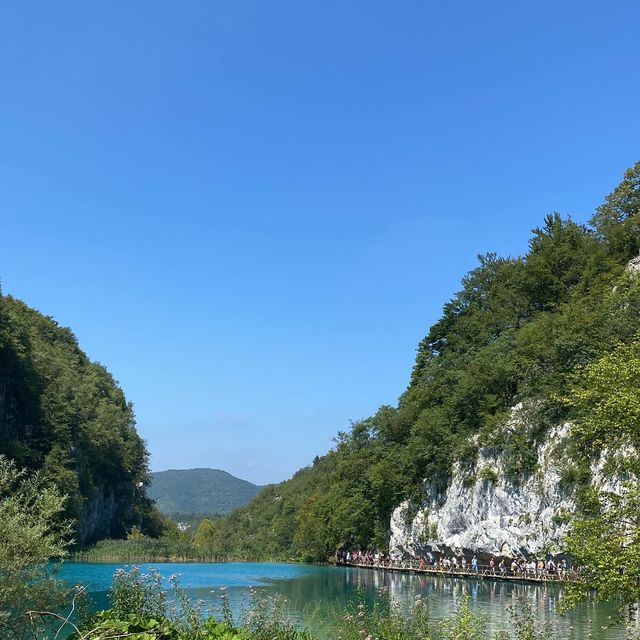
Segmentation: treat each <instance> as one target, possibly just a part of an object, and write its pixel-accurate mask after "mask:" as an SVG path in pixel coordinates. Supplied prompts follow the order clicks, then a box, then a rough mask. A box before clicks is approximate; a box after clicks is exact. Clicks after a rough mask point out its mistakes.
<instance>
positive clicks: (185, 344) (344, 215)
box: [0, 0, 640, 483]
mask: <svg viewBox="0 0 640 640" xmlns="http://www.w3.org/2000/svg"><path fill="white" fill-rule="evenodd" d="M11 5H13V6H11ZM639 23H640V4H638V3H637V2H635V1H633V2H632V1H628V0H618V1H617V2H615V3H604V2H585V1H581V2H574V1H567V2H564V1H563V2H557V1H554V2H547V1H536V2H513V1H508V2H507V1H505V2H492V1H489V2H483V3H479V2H470V1H468V2H467V1H465V2H456V3H443V2H427V1H424V0H423V1H420V2H410V1H406V2H393V3H392V2H376V1H372V0H367V1H366V2H359V1H358V2H356V1H349V0H341V1H340V2H334V1H331V0H322V1H318V2H300V1H299V0H297V1H285V0H282V1H279V2H275V1H273V2H266V1H259V0H254V1H253V2H246V1H244V0H230V1H228V2H216V1H213V0H208V1H206V2H205V1H203V2H193V1H185V2H179V3H177V2H160V1H156V2H109V3H107V2H95V3H82V2H64V1H61V2H55V3H52V2H23V3H5V4H3V5H2V7H0V65H1V73H0V216H1V223H2V224H1V227H0V276H1V277H2V283H3V288H4V291H5V293H10V294H12V295H14V296H16V297H19V298H22V299H23V300H25V301H26V302H27V303H28V304H30V305H31V306H33V307H36V308H37V309H39V310H40V311H42V312H43V313H45V314H48V315H52V316H54V317H55V318H56V319H57V320H58V321H59V322H60V323H61V324H63V325H68V326H70V327H72V329H73V330H74V332H75V333H76V335H77V336H78V339H79V341H80V343H81V346H82V347H83V348H84V349H85V350H86V351H87V353H88V354H89V355H90V357H92V358H93V359H95V360H98V361H100V362H102V363H104V364H105V365H106V366H107V367H108V368H109V370H110V371H111V372H112V373H113V374H114V376H115V377H116V379H117V380H119V381H120V383H121V385H122V386H123V388H124V390H125V392H126V394H127V397H128V398H129V399H130V400H131V401H133V402H134V404H135V407H136V413H137V418H138V427H139V430H140V432H141V434H142V435H143V436H144V437H145V438H146V439H147V441H148V444H149V448H150V451H151V453H152V460H151V465H152V468H153V469H154V470H161V469H166V468H187V467H193V466H210V467H218V468H223V469H226V470H228V471H230V472H231V473H234V474H236V475H239V476H241V477H243V478H247V479H249V480H252V481H254V482H258V483H266V482H273V481H278V480H281V479H284V478H286V477H288V476H290V475H291V473H292V472H294V471H295V470H296V469H297V468H299V467H300V466H304V465H306V464H308V463H309V462H310V461H311V460H312V459H313V457H314V456H315V455H316V454H319V453H323V452H325V451H326V450H327V449H328V448H329V447H330V446H331V438H332V437H333V435H335V433H336V432H337V431H338V430H344V429H346V428H348V425H349V420H352V419H358V418H361V417H365V416H367V415H369V414H371V413H372V412H374V411H375V410H376V409H377V408H378V406H380V405H382V404H389V403H394V402H395V401H396V399H397V397H398V395H399V394H400V393H401V392H402V391H403V389H404V388H405V385H406V383H407V381H408V377H409V372H410V369H411V365H412V362H413V357H414V353H415V347H416V345H417V343H418V341H419V340H420V338H421V337H422V336H423V335H424V334H425V333H426V331H427V329H428V327H429V325H430V324H431V323H432V322H433V321H434V320H435V319H436V318H437V317H438V315H439V313H440V310H441V308H442V305H443V304H444V303H445V302H446V300H447V299H449V298H450V297H451V295H452V294H453V292H454V291H455V290H456V288H457V286H458V283H459V280H460V278H461V277H462V276H463V275H464V273H465V272H466V271H467V270H469V269H470V268H471V267H473V266H474V264H475V261H476V255H477V254H478V253H484V252H487V251H497V252H498V253H500V254H502V255H507V254H511V255H514V254H520V253H522V252H524V251H525V250H526V244H527V239H528V237H529V230H530V229H531V228H532V227H534V226H536V225H538V224H539V223H540V222H541V220H542V218H543V216H544V214H545V213H547V212H550V211H553V210H557V211H560V212H562V213H565V214H571V215H572V216H573V217H574V218H575V219H577V220H581V221H584V220H587V219H588V217H589V215H590V213H591V212H592V211H593V209H594V208H595V206H597V204H599V203H600V202H601V201H602V199H603V197H604V196H605V194H606V193H608V192H609V191H610V190H611V189H612V188H613V187H614V186H615V184H616V183H617V182H618V181H619V180H620V178H621V175H622V172H623V171H624V169H625V168H626V167H627V166H629V165H631V164H632V163H633V162H635V161H636V160H638V159H640V144H639V143H640V118H638V113H639V109H640V107H639V105H640V82H639V81H638V69H640V54H639V48H638V30H637V25H638V24H639Z"/></svg>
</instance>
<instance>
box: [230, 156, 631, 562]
mask: <svg viewBox="0 0 640 640" xmlns="http://www.w3.org/2000/svg"><path fill="white" fill-rule="evenodd" d="M639 175H640V163H639V164H637V165H635V167H633V168H632V169H631V170H630V171H629V172H627V173H626V174H625V178H624V180H623V182H622V183H621V185H620V186H619V187H618V188H616V190H615V191H614V192H613V193H612V194H611V195H610V196H608V197H607V199H606V201H605V204H604V205H603V206H602V207H601V208H600V209H598V212H597V213H596V215H595V216H594V218H593V221H592V222H593V226H592V227H586V226H584V225H580V224H577V223H575V222H573V221H572V220H570V219H565V218H562V217H561V216H560V215H558V214H551V215H548V216H547V217H546V218H545V220H544V223H543V225H542V226H541V227H540V228H537V229H535V230H534V231H533V236H532V238H531V240H530V242H529V250H528V252H527V254H526V255H525V256H523V257H519V258H510V257H509V258H501V257H498V256H496V255H495V254H487V255H484V256H480V257H479V262H478V265H477V267H476V268H474V269H473V270H472V271H471V272H470V273H469V274H467V275H466V276H465V277H464V278H463V280H462V287H461V289H460V291H458V292H457V293H456V294H455V296H454V297H453V298H452V299H451V300H450V301H449V302H448V303H447V304H445V306H444V309H443V313H442V317H441V318H440V319H439V320H438V321H437V322H436V323H435V324H434V325H433V326H432V327H431V328H430V330H429V332H428V334H427V336H426V337H425V338H424V339H423V340H422V341H421V342H420V344H419V346H418V352H417V355H416V360H415V364H414V367H413V371H412V374H411V379H410V383H409V386H408V388H407V389H406V391H405V392H404V393H403V394H402V395H401V397H400V399H399V401H398V404H397V406H396V407H390V406H383V407H381V408H380V409H379V410H378V412H377V413H376V414H375V415H373V416H371V417H369V418H366V419H364V420H360V421H358V422H356V423H354V424H353V425H352V426H351V429H350V430H349V431H348V432H347V433H340V434H339V435H338V438H337V439H336V445H335V447H334V448H333V449H332V450H331V451H330V452H329V453H328V454H327V455H326V456H323V457H321V458H318V459H316V461H314V464H313V465H312V466H311V467H308V468H306V469H303V470H301V471H300V472H298V473H297V474H296V475H295V476H294V477H293V478H292V479H291V480H288V481H287V482H284V483H281V484H279V485H276V486H272V487H267V488H266V489H264V490H263V491H262V492H261V493H260V494H259V495H258V496H257V497H256V498H255V499H254V500H253V501H252V502H251V503H250V504H249V505H247V506H246V507H243V508H241V509H239V510H238V511H236V512H234V513H232V514H230V515H229V516H228V517H227V518H225V519H223V520H222V521H221V522H220V523H218V526H217V529H218V531H219V541H220V543H219V544H220V551H221V553H222V554H223V555H224V554H229V555H232V556H234V557H243V556H244V557H252V558H256V557H258V558H283V559H294V558H297V559H307V560H321V559H325V558H326V557H327V556H329V555H331V554H332V553H333V552H334V551H335V549H336V548H338V547H341V546H344V545H347V546H360V547H362V548H366V547H369V546H376V547H378V548H380V549H384V548H385V547H386V545H387V541H388V533H389V532H388V527H389V520H390V515H391V512H392V510H393V509H394V508H395V507H397V506H398V504H400V502H401V501H402V500H404V499H407V498H408V499H412V500H414V501H415V502H416V504H418V503H419V502H420V499H419V494H420V492H421V490H422V487H423V483H424V481H425V479H427V480H428V482H429V484H430V486H432V487H433V488H434V489H435V490H436V491H438V490H442V489H444V488H445V487H446V486H447V483H448V480H449V477H450V473H451V468H452V465H453V463H454V462H456V461H460V462H461V463H462V465H463V467H465V468H466V470H467V472H468V473H469V477H470V478H471V477H473V476H474V474H475V470H474V466H475V459H476V454H477V450H478V448H479V447H489V448H492V449H494V450H495V452H496V453H499V454H500V456H501V460H502V462H503V464H504V469H505V474H506V477H507V479H508V480H510V481H511V482H513V483H518V482H520V481H521V480H522V479H523V478H525V477H526V476H527V475H530V474H532V473H534V472H535V471H536V465H537V452H536V447H537V445H539V444H540V443H542V442H543V441H544V439H545V437H546V432H547V429H548V428H549V427H550V426H551V425H555V424H559V423H561V422H563V421H564V420H566V419H569V418H573V417H574V415H573V414H574V413H575V412H576V411H577V408H576V406H575V405H574V406H569V405H566V404H565V403H563V402H562V401H561V398H563V397H564V396H566V395H567V394H568V393H569V392H570V388H571V386H572V377H571V374H572V372H573V371H574V370H575V369H576V368H581V367H582V368H584V367H586V366H588V365H589V364H591V363H593V362H595V361H597V360H598V359H600V358H602V357H603V356H606V355H607V354H609V353H611V352H612V351H613V350H614V349H615V347H616V344H618V343H620V342H623V343H627V342H629V341H630V340H631V339H632V338H633V336H635V335H636V334H637V333H638V331H640V278H638V277H637V276H633V275H631V274H628V273H626V272H625V269H624V267H625V266H626V261H627V260H628V258H630V257H632V253H633V252H632V251H631V250H632V249H633V251H636V250H637V242H636V240H634V239H633V238H636V236H635V235H634V233H635V231H634V229H636V227H637V224H638V215H639V213H638V184H639V181H638V176H639ZM630 233H631V240H629V241H627V240H628V238H629V234H630ZM638 237H640V236H638ZM634 243H635V244H634ZM519 402H522V403H523V410H522V411H521V412H520V413H521V415H519V416H518V419H517V420H516V421H515V422H513V423H512V424H509V425H507V423H508V422H510V415H511V412H512V409H513V407H514V406H515V405H517V404H518V403H519ZM634 415H635V414H634ZM611 424H612V425H613V423H611ZM603 429H604V427H603ZM610 431H611V429H608V430H607V429H604V430H603V431H602V433H601V435H602V438H603V441H609V440H608V438H609V437H610V435H612V434H611V433H610ZM567 446H568V447H570V448H571V447H576V446H577V444H576V443H573V444H569V445H567ZM563 477H564V486H565V488H566V489H567V490H574V489H575V490H576V491H578V492H579V493H580V494H581V498H580V499H581V502H587V501H588V500H589V495H588V494H589V492H588V490H587V489H586V484H587V483H586V482H585V481H584V479H585V473H584V467H583V466H580V465H576V468H575V469H573V470H567V471H566V473H565V474H564V476H563ZM488 479H489V480H492V479H490V478H488ZM416 497H417V499H416Z"/></svg>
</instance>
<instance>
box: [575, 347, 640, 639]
mask: <svg viewBox="0 0 640 640" xmlns="http://www.w3.org/2000/svg"><path fill="white" fill-rule="evenodd" d="M638 389H640V338H637V339H636V340H634V341H632V342H631V343H629V344H621V345H619V346H618V347H617V348H616V349H614V350H613V351H612V352H611V353H609V354H607V355H605V356H603V357H602V358H600V359H599V360H597V361H596V362H594V363H593V364H591V365H588V366H586V367H584V368H582V369H580V370H579V372H578V374H577V378H576V381H575V384H574V387H573V389H572V392H571V394H570V396H569V398H568V400H569V404H570V405H571V406H572V408H573V410H574V413H575V416H576V420H577V422H576V426H575V427H574V437H575V439H576V443H577V445H578V447H577V450H579V451H583V452H584V453H585V454H586V458H587V460H588V461H589V462H591V463H593V462H595V463H596V464H600V465H601V463H602V456H603V455H604V456H605V457H606V460H607V462H606V464H605V465H604V467H602V473H604V474H605V476H608V479H609V482H607V483H604V484H602V485H601V486H603V487H605V488H600V489H592V490H591V491H590V492H589V493H588V494H587V498H588V499H587V500H586V501H585V504H584V505H583V510H582V512H581V513H578V514H577V515H576V516H575V517H574V519H573V521H572V525H571V529H570V532H569V534H568V536H567V549H568V551H569V552H570V553H571V554H572V555H573V556H574V557H575V559H576V561H577V563H578V564H579V565H581V566H582V567H583V575H584V578H585V581H584V583H581V584H579V585H574V586H573V587H572V589H571V590H570V592H569V597H568V600H567V603H566V604H567V605H568V606H569V605H572V604H574V603H575V602H577V601H578V600H580V599H582V598H584V597H586V595H587V593H588V592H589V591H590V590H593V591H595V593H596V595H597V597H598V598H599V599H601V600H611V601H614V602H616V603H618V604H619V605H620V611H621V614H624V615H625V616H626V617H627V624H629V625H633V626H637V625H638V622H639V620H640V619H639V617H638V616H639V603H640V480H639V478H640V456H639V455H638V451H640V449H639V446H640V396H639V395H638Z"/></svg>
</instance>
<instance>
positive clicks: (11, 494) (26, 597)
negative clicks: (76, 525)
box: [0, 455, 71, 640]
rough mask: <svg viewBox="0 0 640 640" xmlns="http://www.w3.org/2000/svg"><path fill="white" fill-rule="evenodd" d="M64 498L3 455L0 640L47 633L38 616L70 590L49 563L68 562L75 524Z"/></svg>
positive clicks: (59, 604) (0, 464)
mask: <svg viewBox="0 0 640 640" xmlns="http://www.w3.org/2000/svg"><path fill="white" fill-rule="evenodd" d="M64 503H65V498H64V497H63V496H61V495H60V493H59V491H58V490H57V489H56V488H55V487H52V486H51V485H49V484H47V483H46V482H45V481H44V479H43V477H42V476H41V475H37V474H36V475H34V474H28V473H26V472H25V471H24V470H18V468H17V467H16V465H15V464H14V463H13V462H11V461H9V460H7V458H5V457H4V456H2V455H0V523H1V526H0V637H2V638H6V639H7V640H10V639H13V640H19V639H21V638H27V637H32V635H36V634H37V633H42V632H43V631H44V629H45V628H46V621H45V620H43V618H42V616H40V615H39V614H38V613H32V614H31V615H30V614H29V612H30V611H31V612H39V611H57V610H59V609H61V608H62V607H63V606H65V605H66V604H67V603H68V601H69V600H70V598H71V590H70V589H69V588H68V587H66V586H65V585H64V584H63V583H61V582H60V581H58V580H56V578H55V576H54V574H53V572H52V569H51V567H50V566H49V564H48V563H49V561H50V560H51V559H54V558H60V557H63V556H64V555H65V553H66V547H67V545H68V543H69V533H70V529H71V527H70V524H69V523H68V522H66V521H65V520H64V519H63V518H62V514H63V511H64Z"/></svg>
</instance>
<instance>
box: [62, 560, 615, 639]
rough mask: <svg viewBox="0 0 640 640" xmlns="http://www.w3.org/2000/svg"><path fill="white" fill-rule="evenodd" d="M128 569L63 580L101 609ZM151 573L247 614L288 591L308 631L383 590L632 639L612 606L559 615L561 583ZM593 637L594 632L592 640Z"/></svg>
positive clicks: (576, 632)
mask: <svg viewBox="0 0 640 640" xmlns="http://www.w3.org/2000/svg"><path fill="white" fill-rule="evenodd" d="M123 566H124V565H122V564H107V563H105V564H94V563H72V562H69V563H65V564H64V565H63V566H62V568H61V571H60V577H62V578H63V579H65V580H67V581H69V582H71V583H73V584H86V585H88V587H89V592H90V594H91V597H92V600H93V602H94V606H96V607H97V608H104V607H106V606H107V602H108V597H107V593H108V590H109V587H110V585H111V577H112V575H113V573H114V571H115V570H116V569H118V568H121V567H123ZM138 566H140V567H141V569H143V570H146V569H148V568H151V567H155V568H157V569H159V570H160V572H161V574H162V575H163V577H165V578H168V577H169V576H170V575H172V574H178V575H179V576H180V583H181V585H182V586H183V587H184V588H185V589H186V590H188V593H189V594H190V595H191V596H192V597H193V598H194V599H196V600H202V601H204V602H205V603H206V604H208V605H211V606H214V605H215V604H216V603H218V602H219V596H218V594H219V591H218V590H219V589H220V587H225V588H226V593H227V594H228V597H229V600H230V602H231V606H232V608H233V610H234V612H235V613H239V612H240V611H241V609H242V607H243V606H246V605H247V604H248V602H249V599H250V592H249V589H250V588H251V587H256V588H257V589H259V590H261V591H264V592H267V593H270V594H275V593H280V594H282V595H283V596H284V597H285V598H286V599H287V601H288V602H289V607H290V613H291V616H292V617H293V618H294V619H295V620H296V621H297V622H298V623H299V624H300V625H301V626H303V627H308V628H309V629H310V630H312V631H314V632H315V633H316V634H318V635H320V636H326V635H327V634H329V633H330V632H331V630H332V629H333V628H334V627H335V625H336V623H337V621H338V617H339V616H340V614H341V613H343V612H344V607H345V605H348V604H349V603H350V602H352V603H353V602H358V598H359V592H362V593H364V594H366V595H368V597H370V598H372V597H373V596H374V594H375V593H376V592H377V591H378V590H379V589H381V588H386V589H388V590H389V593H390V595H391V598H392V599H393V600H394V601H396V602H398V603H399V604H400V605H401V606H402V607H407V606H409V603H410V602H412V601H413V598H414V597H415V595H416V594H422V595H424V596H426V597H427V598H428V602H429V607H430V614H431V617H432V619H434V620H438V619H440V618H443V617H446V616H448V615H450V614H451V613H452V612H453V611H454V609H455V606H456V601H457V600H458V599H459V598H460V597H462V596H463V595H465V594H468V595H469V597H470V601H471V606H472V608H473V610H474V612H476V613H481V614H482V615H484V616H485V617H486V619H487V623H488V627H489V630H490V632H491V634H493V633H494V632H495V631H498V630H499V629H507V630H508V629H509V628H510V620H509V611H508V606H509V605H512V604H514V603H515V602H516V601H517V599H518V598H520V597H524V598H526V599H527V600H528V601H529V602H530V603H531V604H532V605H533V606H534V607H535V611H536V613H537V615H538V617H539V620H540V624H541V626H542V625H543V624H544V623H545V622H546V621H549V622H551V623H552V624H553V625H554V628H555V630H556V632H557V633H554V634H553V635H552V637H553V638H554V639H555V638H556V637H565V638H571V639H576V640H578V639H583V638H595V639H598V640H618V639H622V638H624V632H623V630H622V629H620V628H609V629H603V626H606V625H607V623H608V622H609V618H608V616H609V615H611V614H612V613H613V610H612V608H611V607H607V606H605V605H602V604H593V603H588V604H584V605H582V606H581V607H580V608H578V609H576V610H574V611H572V612H570V613H569V614H566V615H565V616H559V615H557V614H555V613H554V611H555V607H556V604H557V603H558V599H559V598H560V596H561V593H562V588H561V587H559V586H558V585H555V584H549V585H544V584H542V585H540V584H514V583H512V582H499V581H492V580H487V579H485V580H477V579H471V578H447V577H436V576H426V575H411V574H400V573H396V572H389V571H381V570H374V569H358V568H352V567H333V566H317V565H305V564H287V563H266V562H265V563H240V562H230V563H211V564H209V563H207V564H205V563H202V564H200V563H193V564H190V563H189V564H176V563H155V564H140V565H138ZM590 634H591V635H590Z"/></svg>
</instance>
